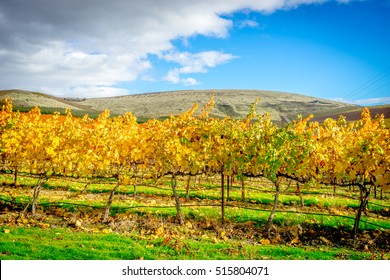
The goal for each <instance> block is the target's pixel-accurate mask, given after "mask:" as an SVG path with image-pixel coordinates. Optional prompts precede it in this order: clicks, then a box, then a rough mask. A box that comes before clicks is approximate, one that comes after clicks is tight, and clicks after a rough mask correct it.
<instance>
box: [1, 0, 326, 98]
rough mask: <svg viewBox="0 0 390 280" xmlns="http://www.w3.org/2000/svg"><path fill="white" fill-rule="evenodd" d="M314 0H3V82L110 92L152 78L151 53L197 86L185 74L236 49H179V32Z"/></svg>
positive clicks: (221, 27)
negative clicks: (238, 14)
mask: <svg viewBox="0 0 390 280" xmlns="http://www.w3.org/2000/svg"><path fill="white" fill-rule="evenodd" d="M313 2H323V0H267V1H258V0H225V1H209V0H197V1H192V0H166V1H160V0H144V1H136V0H115V1H110V2H107V1H106V0H83V1H79V0H67V1H63V0H51V1H48V0H35V1H31V0H12V1H0V64H1V65H2V67H1V68H0V77H1V80H0V88H3V89H7V88H22V89H30V90H45V91H46V92H47V93H51V94H57V95H64V94H68V95H74V94H76V93H77V94H87V92H88V94H93V92H92V90H96V95H99V96H100V95H102V94H107V95H111V94H112V93H115V92H118V89H117V87H116V85H117V84H119V83H121V82H131V81H134V80H136V79H142V77H148V73H147V70H148V69H150V68H152V67H153V65H152V64H151V61H150V57H149V55H151V54H154V55H160V56H163V57H164V59H167V60H170V61H171V62H174V63H177V64H178V65H179V67H177V69H178V70H175V69H173V70H172V73H168V74H167V77H166V78H167V80H171V81H172V82H173V81H177V79H179V80H178V81H179V83H183V84H189V85H191V84H192V85H194V84H197V83H198V81H196V80H195V79H194V78H191V77H186V78H182V77H181V75H183V74H191V73H206V72H207V71H208V69H209V68H212V67H217V66H218V65H221V64H223V63H226V62H229V61H231V60H232V58H233V57H234V56H233V55H232V54H223V53H220V52H215V51H209V52H203V53H199V54H188V53H184V54H182V53H178V52H177V51H175V46H174V45H173V44H172V41H173V40H174V39H178V38H179V39H180V38H183V40H184V41H185V40H186V38H188V37H191V36H197V35H202V36H210V37H218V38H225V37H227V36H228V34H229V30H230V28H231V27H232V26H233V22H232V20H230V19H227V18H225V17H222V15H229V14H231V13H233V12H237V11H242V10H243V9H249V10H255V11H260V12H264V13H270V12H273V11H275V10H277V9H288V8H293V7H296V6H298V5H301V4H305V3H313ZM246 24H248V25H249V26H250V25H254V24H255V23H254V22H247V23H246ZM170 56H171V57H170ZM169 74H170V75H171V76H170V77H169ZM175 75H176V76H175ZM109 88H112V91H110V90H108V89H109ZM80 89H83V90H80ZM85 89H88V91H87V90H85ZM90 90H91V91H90ZM119 93H120V94H121V93H123V91H120V92H119Z"/></svg>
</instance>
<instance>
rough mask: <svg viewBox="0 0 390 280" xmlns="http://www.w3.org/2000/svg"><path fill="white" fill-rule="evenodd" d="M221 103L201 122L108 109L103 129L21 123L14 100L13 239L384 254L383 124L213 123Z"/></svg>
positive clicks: (7, 212) (261, 119)
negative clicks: (104, 238) (16, 235)
mask: <svg viewBox="0 0 390 280" xmlns="http://www.w3.org/2000/svg"><path fill="white" fill-rule="evenodd" d="M213 106H214V102H213V99H210V101H209V102H208V103H207V104H206V105H205V106H204V107H203V108H202V109H201V112H200V114H195V113H196V112H197V110H198V106H197V105H196V104H195V105H194V107H193V108H191V109H190V110H188V111H187V112H185V113H184V114H182V115H180V116H177V117H173V116H172V117H170V118H168V119H166V120H164V121H159V120H155V119H152V120H149V121H147V122H145V123H143V124H139V123H137V119H136V117H135V116H133V115H132V114H131V113H126V114H124V115H122V116H117V117H110V113H109V111H107V110H106V111H104V112H103V113H101V114H100V115H99V117H98V118H96V119H92V118H89V117H88V116H87V115H86V116H84V117H83V118H77V117H74V116H72V114H71V112H70V111H68V112H67V113H66V115H65V116H63V115H60V114H54V115H43V114H41V112H40V110H39V108H35V109H33V110H31V111H29V112H27V113H20V112H15V111H13V110H12V103H11V102H10V101H7V102H6V103H5V105H4V106H3V108H2V111H1V112H0V134H1V143H0V162H1V173H2V174H1V175H0V176H1V182H2V186H1V189H0V190H1V192H0V202H1V204H0V205H1V214H2V215H1V217H2V218H1V223H2V225H1V226H2V229H3V233H5V234H4V235H6V234H11V232H10V231H11V230H10V229H9V227H12V231H16V232H17V231H18V230H20V228H23V227H27V228H29V227H31V226H33V228H42V229H53V228H58V227H68V228H72V229H75V230H78V231H82V232H86V233H89V234H100V233H103V234H111V233H119V234H124V235H126V234H127V235H129V234H130V235H131V234H135V233H137V234H138V235H139V236H142V237H143V238H150V239H148V240H152V241H153V242H154V243H153V242H152V243H148V245H145V246H150V247H148V248H149V249H151V248H153V247H154V246H155V245H158V246H166V247H169V248H170V249H171V250H175V251H180V252H181V251H187V252H189V251H191V250H190V249H192V248H193V247H192V246H194V245H191V244H192V243H191V244H190V243H188V242H189V241H188V242H186V239H187V238H189V239H190V240H192V241H194V240H195V241H196V240H198V241H199V240H200V241H202V240H203V241H205V240H206V242H207V243H210V244H218V243H219V242H229V241H234V242H238V243H237V244H239V245H238V247H240V246H241V247H242V250H244V249H245V248H246V246H247V244H252V245H253V244H258V245H261V246H268V245H273V244H274V245H288V246H293V247H294V246H317V245H321V244H322V245H326V246H330V247H332V246H336V247H338V246H341V247H346V248H353V249H360V250H361V251H362V252H364V251H375V252H376V251H378V252H382V255H379V256H380V257H381V258H388V257H389V253H388V252H389V249H390V243H389V236H390V232H389V229H390V222H389V216H390V211H389V206H388V205H389V193H388V189H389V188H390V130H389V128H386V126H385V124H384V118H383V116H378V117H376V118H372V117H371V115H370V112H369V111H368V110H367V109H365V110H364V111H363V113H362V116H361V119H360V120H359V121H356V122H347V120H346V119H345V118H344V117H340V118H339V119H338V120H334V119H327V120H325V121H324V123H322V124H320V123H318V122H313V121H310V119H311V118H312V116H309V117H308V118H301V117H298V118H297V120H295V121H293V122H292V123H291V124H289V125H287V126H286V127H285V128H279V127H277V126H276V125H275V124H273V123H272V122H271V120H270V117H269V116H268V115H267V114H265V115H261V116H260V115H257V114H256V113H255V107H256V102H255V103H254V104H253V106H252V108H251V110H250V112H249V113H248V115H247V117H246V118H245V119H233V118H229V117H226V118H223V119H219V118H212V117H209V112H210V111H211V110H212V108H213ZM182 237H183V238H184V237H185V238H184V240H183V238H182ZM141 239H142V238H141ZM192 241H191V242H192ZM200 241H199V242H200ZM4 244H5V243H4ZM234 244H236V243H234ZM236 249H237V248H236ZM232 250H233V249H232ZM2 251H3V252H2V254H3V255H4V254H5V253H4V252H8V251H7V250H5V249H2ZM244 251H245V250H244ZM237 254H241V255H240V256H241V258H258V256H256V254H254V253H253V252H252V253H248V254H247V255H245V254H242V253H239V252H238V253H237ZM137 257H140V256H134V258H137ZM161 257H162V258H167V257H168V256H161ZM180 257H183V256H180ZM187 257H188V256H187ZM230 257H234V258H236V257H238V256H230ZM339 257H340V256H339ZM85 258H91V256H86V257H85ZM119 258H121V257H119ZM150 258H153V257H150ZM193 258H202V256H193ZM340 258H342V256H341V257H340ZM356 258H363V257H362V256H360V257H359V256H356ZM364 258H367V256H365V257H364Z"/></svg>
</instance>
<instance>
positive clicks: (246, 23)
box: [238, 19, 259, 28]
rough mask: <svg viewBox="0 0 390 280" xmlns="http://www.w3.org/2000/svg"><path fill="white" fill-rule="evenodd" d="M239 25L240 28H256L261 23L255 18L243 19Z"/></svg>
mask: <svg viewBox="0 0 390 280" xmlns="http://www.w3.org/2000/svg"><path fill="white" fill-rule="evenodd" d="M238 27H239V28H246V27H249V28H256V27H259V23H258V22H257V21H255V20H251V19H247V20H243V21H241V22H239V23H238Z"/></svg>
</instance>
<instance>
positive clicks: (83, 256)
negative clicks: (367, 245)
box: [0, 227, 390, 260]
mask: <svg viewBox="0 0 390 280" xmlns="http://www.w3.org/2000/svg"><path fill="white" fill-rule="evenodd" d="M7 229H9V230H10V231H9V233H4V228H2V229H1V233H0V259H2V260H6V259H9V260H36V259H44V260H87V259H88V260H93V259H99V260H134V259H145V260H149V259H150V260H151V259H164V260H167V259H171V260H178V259H180V260H183V259H202V260H214V259H244V260H245V259H277V260H298V259H314V260H318V259H321V260H327V259H340V258H343V259H371V258H373V257H374V258H380V257H381V256H380V255H379V254H378V255H375V254H373V253H365V252H356V251H354V250H353V249H339V248H332V247H327V246H316V247H307V246H306V247H294V246H280V245H279V246H274V245H251V244H242V243H238V242H234V241H233V242H230V241H229V242H225V241H218V242H217V243H212V242H210V240H209V239H204V240H173V241H170V242H164V239H163V238H145V237H143V236H141V235H136V234H133V235H130V236H129V235H123V234H116V233H109V234H101V233H99V234H92V233H85V232H78V231H74V230H70V229H66V228H51V229H41V228H21V227H7ZM389 255H390V254H388V253H387V254H386V255H385V256H387V257H389Z"/></svg>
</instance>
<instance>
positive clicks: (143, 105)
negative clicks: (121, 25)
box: [0, 90, 390, 123]
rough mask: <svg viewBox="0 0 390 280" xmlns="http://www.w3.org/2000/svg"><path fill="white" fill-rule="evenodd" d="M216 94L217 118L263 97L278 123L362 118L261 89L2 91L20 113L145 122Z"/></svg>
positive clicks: (261, 109) (336, 106) (350, 108)
mask: <svg viewBox="0 0 390 280" xmlns="http://www.w3.org/2000/svg"><path fill="white" fill-rule="evenodd" d="M213 95H214V96H215V108H214V109H213V110H212V111H211V116H214V117H224V116H226V115H229V116H231V117H233V118H243V117H245V116H246V115H247V113H248V111H249V109H250V107H251V104H252V103H253V102H254V101H255V100H256V98H260V102H259V103H258V106H257V108H256V111H257V113H259V114H264V113H266V112H268V113H270V115H271V118H272V120H273V121H274V122H276V123H279V122H280V117H281V116H287V117H288V118H290V119H294V118H296V116H297V115H298V114H303V115H306V114H307V113H309V112H310V113H313V114H314V115H315V116H317V119H316V120H318V121H321V120H323V119H325V118H326V117H333V118H337V117H338V115H340V114H343V115H347V118H348V119H350V118H349V116H350V117H351V118H352V119H350V120H353V119H356V117H357V118H359V117H360V113H359V112H361V110H362V107H360V106H355V105H351V104H346V103H341V102H336V101H331V100H326V99H319V98H316V97H310V96H305V95H301V94H293V93H286V92H276V91H260V90H186V91H169V92H155V93H143V94H135V95H127V96H118V97H107V98H88V99H85V98H60V97H55V96H51V95H47V94H42V93H38V92H29V91H22V90H3V91H0V100H3V99H4V98H5V97H7V96H8V97H10V98H12V99H13V104H14V107H15V109H17V110H20V111H27V110H30V109H31V108H33V107H35V106H39V107H40V108H41V109H42V112H45V113H51V112H54V111H60V112H63V111H65V108H70V109H72V113H73V114H74V115H79V116H82V115H84V114H86V113H88V114H89V115H90V116H92V117H94V116H97V115H98V114H99V113H100V112H102V111H103V110H105V109H109V110H110V111H111V113H112V114H113V115H119V114H123V113H125V112H128V111H129V112H132V113H133V114H134V115H135V116H137V118H138V119H139V120H140V121H144V120H146V119H148V118H158V119H163V118H166V117H169V116H170V115H179V114H181V113H183V112H185V111H186V110H188V109H190V108H191V107H192V106H193V105H194V103H195V102H197V103H198V104H199V107H200V108H201V107H202V106H203V105H204V104H205V103H206V102H207V100H209V98H210V97H211V96H213ZM378 110H379V111H381V112H383V111H384V112H385V113H386V112H387V117H388V118H389V117H390V106H387V107H386V106H381V108H380V109H378ZM378 110H377V111H378ZM199 111H200V110H199ZM379 111H378V112H379ZM348 114H349V115H348ZM374 114H375V113H374ZM374 114H373V115H374Z"/></svg>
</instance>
